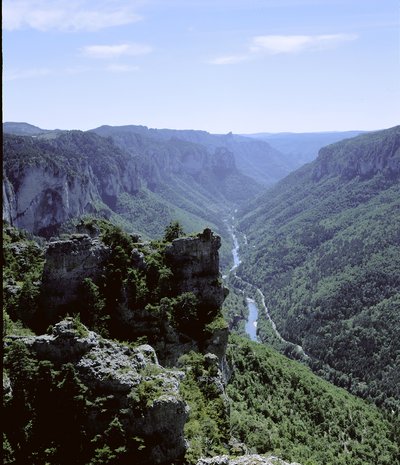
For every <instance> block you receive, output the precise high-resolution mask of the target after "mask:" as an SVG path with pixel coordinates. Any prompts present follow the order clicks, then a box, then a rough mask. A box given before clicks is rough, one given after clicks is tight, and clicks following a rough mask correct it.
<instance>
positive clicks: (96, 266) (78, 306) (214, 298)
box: [37, 229, 228, 366]
mask: <svg viewBox="0 0 400 465" xmlns="http://www.w3.org/2000/svg"><path fill="white" fill-rule="evenodd" d="M220 243H221V239H220V237H219V236H216V235H214V234H213V233H212V231H211V230H209V229H205V230H204V231H203V233H201V234H198V235H197V236H193V237H184V238H179V239H175V240H174V241H172V243H171V244H170V245H168V246H167V247H166V249H165V256H166V258H165V260H166V264H167V265H168V266H169V267H170V269H171V271H172V273H173V275H172V277H171V281H170V288H171V289H170V291H169V292H170V293H169V295H172V296H178V295H181V294H182V293H186V292H190V293H193V294H194V295H195V296H196V297H197V300H198V302H199V304H198V306H199V309H198V313H199V317H198V318H199V322H198V324H197V323H196V325H197V326H196V327H195V331H193V334H192V333H190V334H189V333H185V331H182V330H181V329H179V328H177V327H176V326H174V325H173V324H172V322H171V321H170V320H169V319H168V317H167V315H163V314H159V313H157V312H154V310H152V308H147V306H146V305H143V306H141V307H137V306H136V307H134V308H133V307H132V304H131V302H130V296H129V293H130V291H129V288H126V289H125V288H124V287H123V288H122V289H121V294H120V296H119V298H118V302H116V303H115V307H114V308H113V309H112V314H111V319H112V326H113V328H114V329H115V331H116V332H117V333H118V334H120V335H121V334H122V335H123V337H124V338H125V339H127V340H135V339H136V338H138V337H143V336H145V337H147V339H148V341H149V342H150V343H151V344H152V345H153V346H154V347H155V349H156V350H157V352H158V354H159V356H160V357H161V359H162V362H163V363H164V364H167V365H168V366H173V365H175V364H176V362H177V360H178V359H179V357H180V356H181V355H182V354H183V353H186V352H189V351H190V350H195V351H201V352H203V353H208V352H210V353H213V354H215V355H217V356H218V358H219V360H220V362H221V363H223V359H224V356H225V349H226V344H227V339H228V329H227V327H226V326H225V325H222V326H221V325H220V326H218V327H216V328H212V329H210V330H208V331H205V330H203V327H204V326H205V324H206V322H207V321H211V320H212V319H213V318H214V316H215V315H216V314H217V313H218V311H219V309H220V307H221V305H222V303H223V301H224V299H225V296H226V293H227V290H226V289H225V288H224V287H223V285H222V282H221V281H220V279H219V255H218V249H219V247H220ZM110 254H111V251H110V249H109V248H108V247H107V246H105V245H104V244H103V243H102V242H101V240H100V239H98V238H91V237H90V236H89V235H87V234H73V235H71V236H70V237H69V238H68V239H65V240H57V241H53V242H50V243H49V245H48V247H47V250H46V254H45V266H44V271H43V278H42V286H41V306H40V315H38V317H37V321H39V322H40V325H41V326H40V329H41V330H44V329H45V328H47V326H48V325H49V324H53V323H54V322H56V321H58V320H59V319H60V318H62V317H63V316H65V315H66V314H67V313H69V314H71V313H74V312H77V311H80V310H83V311H86V309H85V302H84V301H83V300H82V299H83V297H82V286H83V282H84V280H85V279H86V278H90V279H91V280H92V281H93V282H94V283H98V282H99V280H101V279H104V276H105V275H106V264H107V260H108V259H109V257H110ZM131 256H132V261H131V266H132V267H133V268H137V270H138V271H139V272H144V273H145V272H146V268H147V263H146V257H145V255H144V254H143V253H142V252H140V251H139V250H138V249H136V248H134V249H133V250H132V254H131Z"/></svg>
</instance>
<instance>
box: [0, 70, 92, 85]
mask: <svg viewBox="0 0 400 465" xmlns="http://www.w3.org/2000/svg"><path fill="white" fill-rule="evenodd" d="M90 69H91V68H88V67H83V66H78V67H68V68H25V69H13V70H4V75H3V78H4V81H5V82H8V81H17V80H20V79H36V78H43V77H49V76H65V75H66V74H68V75H71V76H72V75H75V74H81V73H85V72H87V71H90Z"/></svg>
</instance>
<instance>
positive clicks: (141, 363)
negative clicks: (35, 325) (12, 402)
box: [8, 318, 188, 465]
mask: <svg viewBox="0 0 400 465" xmlns="http://www.w3.org/2000/svg"><path fill="white" fill-rule="evenodd" d="M18 339H19V340H20V341H22V342H24V343H25V344H26V345H27V347H28V348H30V350H32V351H33V352H34V354H35V355H36V357H37V358H38V359H39V360H50V361H52V362H53V363H55V364H57V365H59V364H63V363H73V365H74V367H75V369H76V370H77V372H78V374H79V377H80V378H81V380H82V381H83V382H84V384H85V385H86V386H87V387H88V388H89V391H88V392H89V393H92V394H88V395H89V396H91V395H92V396H93V395H94V394H93V393H95V395H96V397H104V396H110V395H111V396H112V397H113V399H114V400H113V405H114V407H112V408H113V409H114V410H115V412H110V411H108V416H109V417H112V416H113V415H119V416H120V417H121V412H123V414H122V417H121V418H122V424H123V427H124V430H125V431H124V432H125V435H126V437H127V438H132V437H140V438H142V440H143V442H144V444H147V445H148V447H147V448H146V454H145V455H143V456H140V459H139V461H138V462H137V463H140V464H141V465H145V464H152V465H154V464H166V463H171V462H172V461H174V460H177V459H179V458H182V457H183V455H184V453H185V450H186V442H185V440H184V436H183V428H184V425H185V422H186V419H187V416H188V407H187V405H186V403H185V402H184V401H183V400H182V398H181V396H180V394H179V384H180V380H181V379H182V377H183V376H184V373H182V372H180V371H171V370H167V369H165V368H163V367H162V366H161V365H159V363H158V361H157V356H156V354H155V352H154V349H153V348H152V347H151V346H149V345H142V346H138V347H136V348H132V347H130V346H126V345H123V344H120V343H117V342H113V341H109V340H107V339H103V338H101V337H100V336H98V335H97V334H96V333H94V332H92V331H88V330H87V329H86V328H85V327H84V326H83V325H81V324H79V325H77V323H76V322H74V321H73V320H72V319H71V318H69V319H68V318H67V319H65V320H63V321H61V322H59V323H57V324H56V325H55V326H54V328H53V330H52V333H51V334H46V335H42V336H37V337H33V336H32V337H22V338H18ZM143 383H146V386H154V389H149V390H147V391H146V390H141V385H142V384H143ZM8 390H10V389H8ZM143 392H145V393H147V392H150V394H147V397H141V396H143ZM92 400H93V399H92ZM87 427H88V428H89V429H90V430H91V431H90V432H91V434H92V435H95V434H98V433H101V427H102V413H101V412H100V411H99V410H96V409H95V408H93V409H92V410H91V412H90V418H88V425H87ZM154 438H157V440H156V442H155V443H154ZM149 445H151V446H149Z"/></svg>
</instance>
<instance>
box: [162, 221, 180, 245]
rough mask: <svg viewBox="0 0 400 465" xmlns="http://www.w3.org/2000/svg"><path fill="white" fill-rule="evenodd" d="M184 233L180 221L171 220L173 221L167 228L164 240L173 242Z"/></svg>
mask: <svg viewBox="0 0 400 465" xmlns="http://www.w3.org/2000/svg"><path fill="white" fill-rule="evenodd" d="M183 234H184V231H183V228H182V225H181V224H180V223H179V221H171V223H170V224H169V225H168V226H167V227H166V228H165V231H164V240H166V241H167V242H172V241H173V240H174V239H178V237H180V236H182V235H183Z"/></svg>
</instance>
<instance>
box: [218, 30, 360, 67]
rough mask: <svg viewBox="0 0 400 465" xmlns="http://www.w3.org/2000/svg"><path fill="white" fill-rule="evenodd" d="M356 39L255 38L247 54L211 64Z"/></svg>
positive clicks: (347, 36)
mask: <svg viewBox="0 0 400 465" xmlns="http://www.w3.org/2000/svg"><path fill="white" fill-rule="evenodd" d="M355 39H357V35H355V34H325V35H263V36H255V37H253V38H252V40H251V42H250V45H249V47H248V49H247V52H246V53H245V54H241V55H228V56H221V57H217V58H215V59H213V60H212V61H210V63H211V64H214V65H229V64H235V63H241V62H243V61H248V60H254V59H257V58H260V57H262V56H264V55H278V54H294V53H301V52H306V51H320V50H327V49H330V48H334V47H336V46H338V45H340V44H342V43H344V42H348V41H352V40H355Z"/></svg>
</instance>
